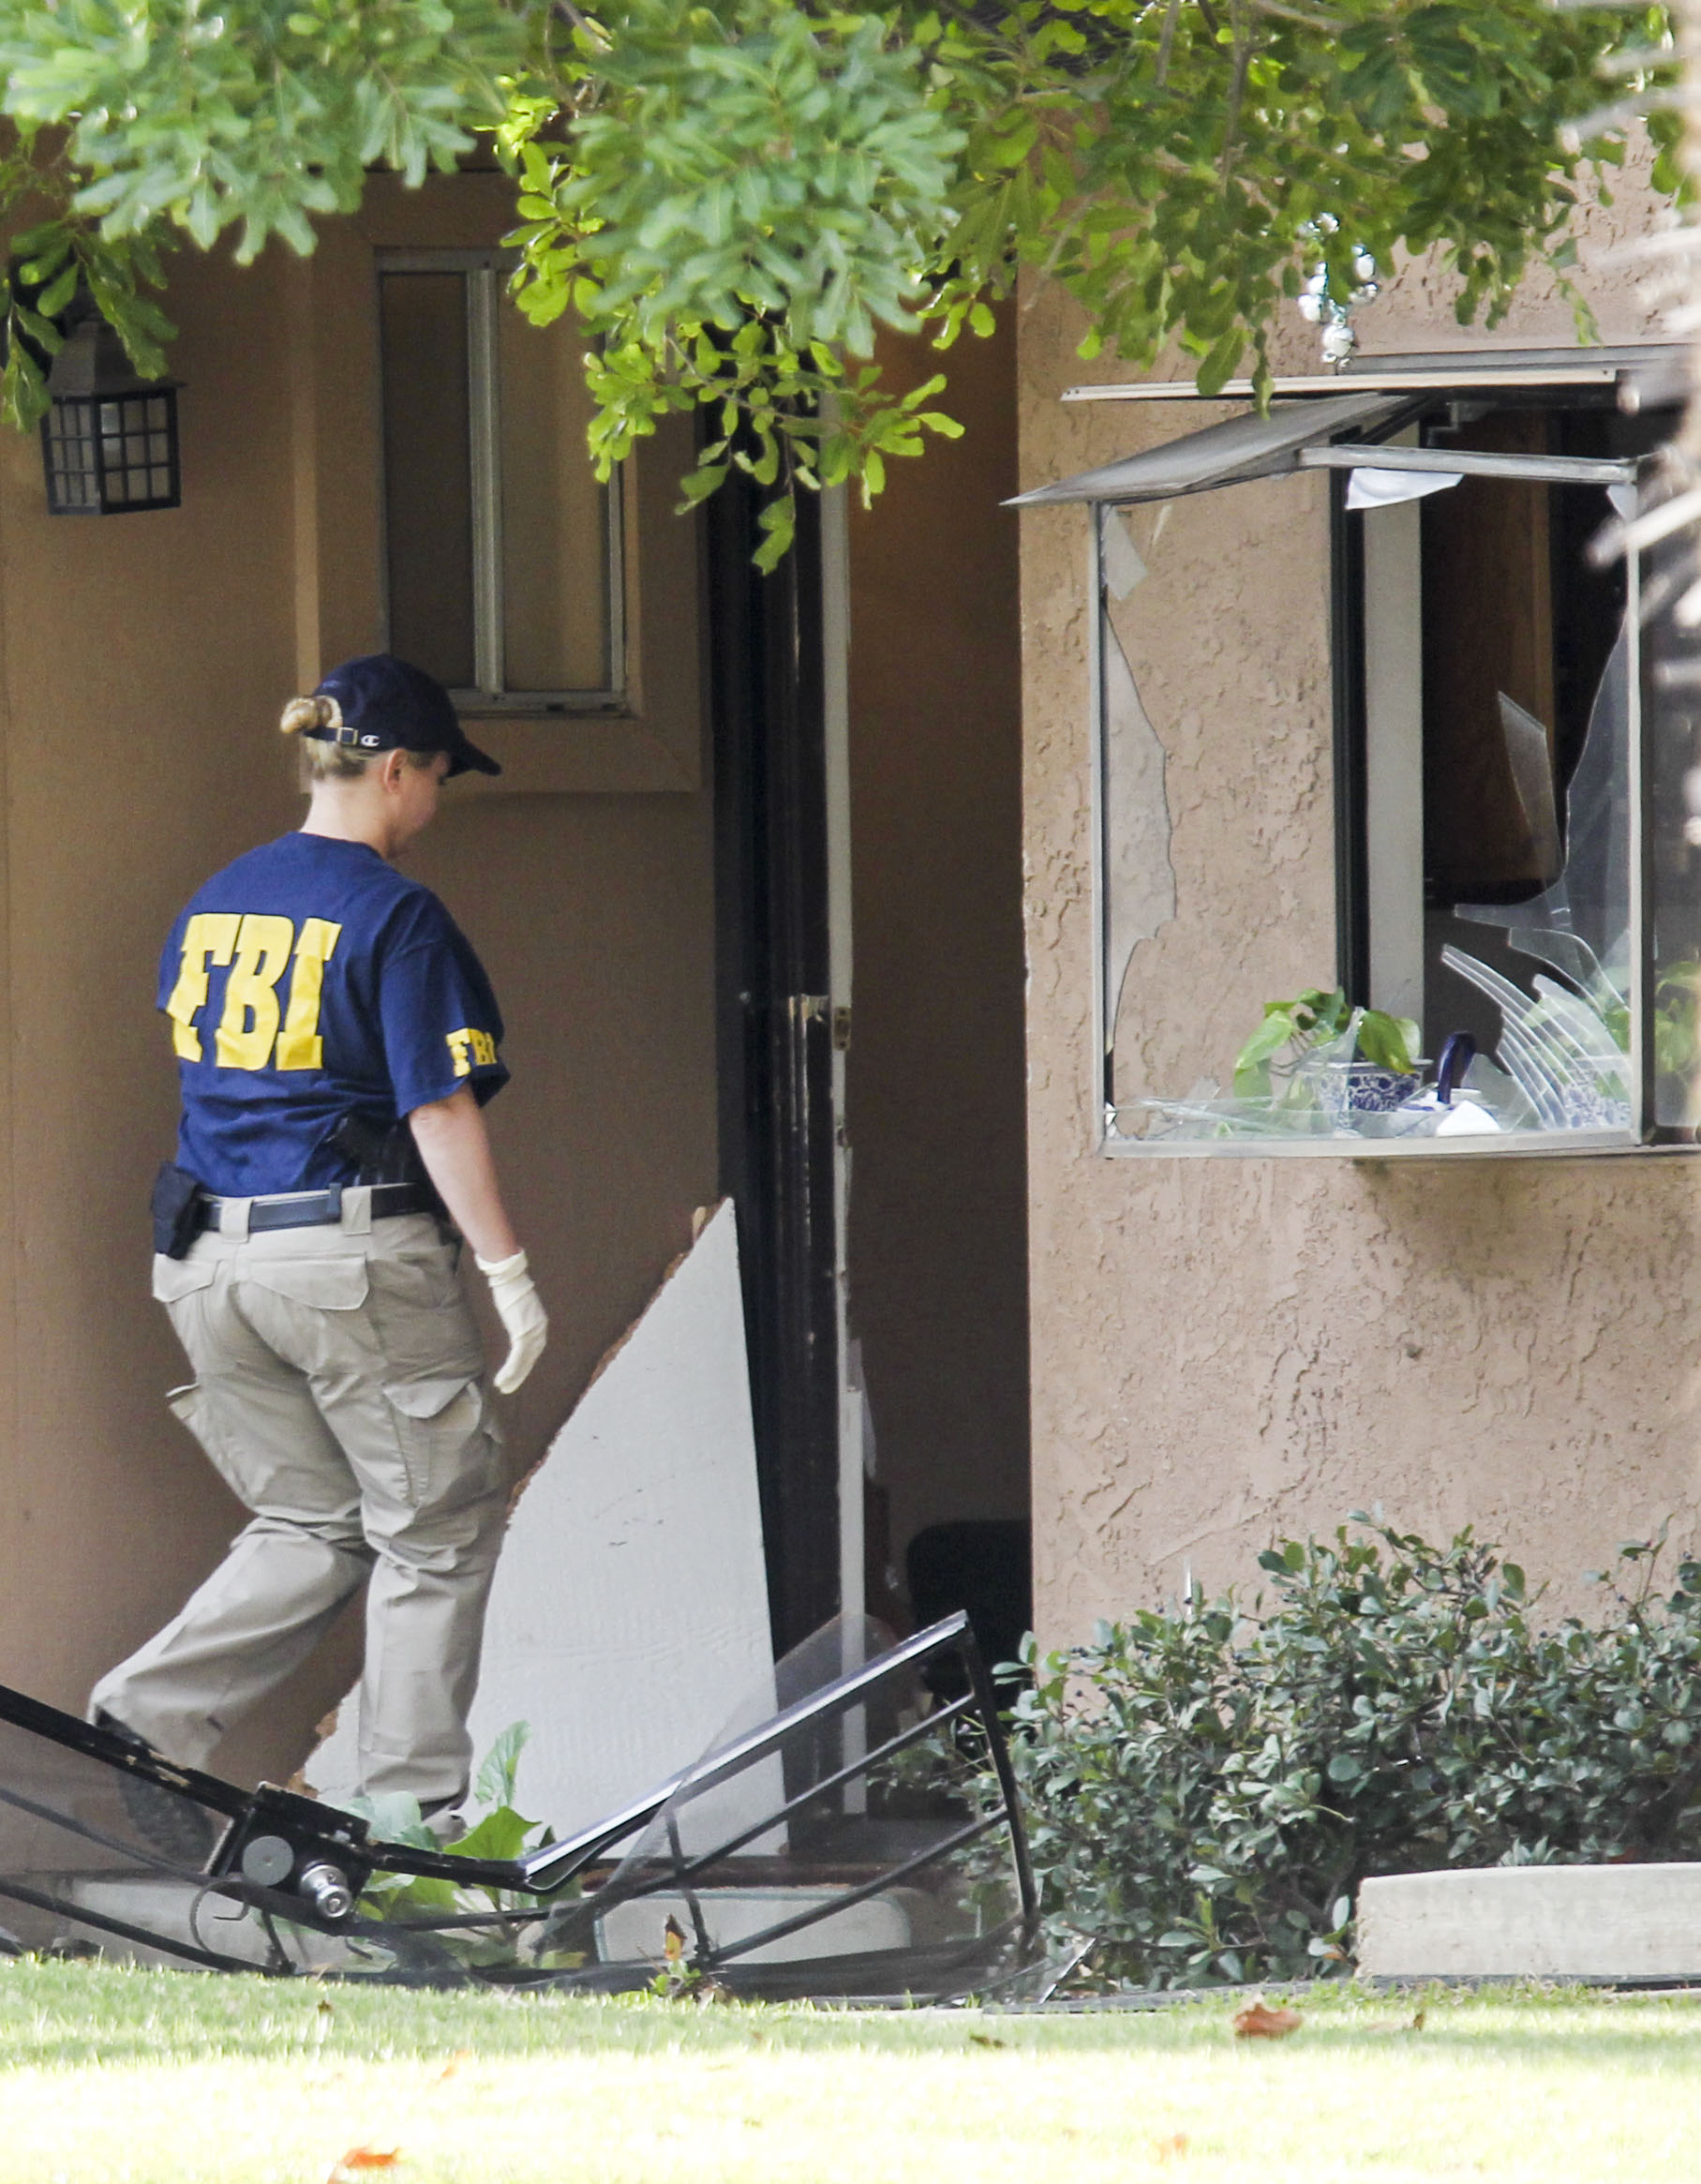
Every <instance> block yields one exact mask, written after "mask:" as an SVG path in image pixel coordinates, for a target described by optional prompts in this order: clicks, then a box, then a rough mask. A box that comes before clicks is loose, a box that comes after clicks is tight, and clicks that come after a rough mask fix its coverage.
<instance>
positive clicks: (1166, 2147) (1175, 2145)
mask: <svg viewBox="0 0 1701 2184" xmlns="http://www.w3.org/2000/svg"><path fill="white" fill-rule="evenodd" d="M1152 2150H1153V2152H1154V2153H1155V2154H1156V2156H1157V2158H1158V2160H1159V2161H1160V2162H1179V2161H1180V2160H1181V2158H1182V2157H1183V2155H1184V2154H1185V2153H1186V2150H1187V2134H1186V2132H1185V2131H1172V2132H1171V2133H1170V2135H1169V2137H1168V2138H1160V2139H1159V2140H1158V2141H1157V2142H1156V2145H1155V2146H1154V2147H1153V2149H1152Z"/></svg>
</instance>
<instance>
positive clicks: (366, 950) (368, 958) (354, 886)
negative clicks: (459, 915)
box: [159, 834, 508, 1198]
mask: <svg viewBox="0 0 1701 2184" xmlns="http://www.w3.org/2000/svg"><path fill="white" fill-rule="evenodd" d="M159 1007H160V1008H161V1009H162V1010H164V1011H165V1013H166V1014H167V1015H168V1016H169V1017H170V1018H171V1019H172V1043H173V1044H174V1046H175V1047H176V1050H177V1057H178V1074H179V1076H180V1078H181V1079H182V1084H183V1125H182V1128H181V1129H180V1131H179V1133H178V1140H177V1159H178V1163H179V1165H180V1166H182V1167H184V1168H187V1170H188V1171H189V1173H190V1174H192V1175H195V1176H198V1177H199V1178H200V1180H201V1183H202V1184H204V1185H205V1187H206V1188H207V1189H209V1190H211V1191H214V1192H216V1193H217V1194H219V1195H220V1196H223V1197H230V1198H259V1197H261V1196H264V1195H265V1194H267V1193H268V1192H272V1191H280V1190H321V1189H325V1188H326V1187H327V1186H328V1185H330V1184H333V1183H350V1182H352V1181H353V1180H354V1177H355V1174H356V1163H355V1162H354V1161H353V1160H352V1159H350V1158H349V1157H348V1156H347V1155H345V1154H343V1153H341V1152H339V1151H337V1150H336V1148H335V1147H334V1146H333V1145H332V1144H330V1143H329V1142H328V1141H329V1139H330V1138H331V1136H332V1134H333V1133H334V1132H335V1131H336V1128H337V1126H338V1125H339V1124H340V1123H341V1121H342V1120H343V1118H344V1116H345V1115H348V1114H359V1115H361V1116H363V1117H365V1118H366V1120H367V1121H369V1122H371V1123H373V1124H376V1125H377V1126H378V1127H379V1128H380V1129H387V1128H389V1127H390V1126H391V1125H393V1124H394V1123H395V1122H396V1121H398V1120H399V1119H400V1118H401V1117H402V1116H403V1115H405V1114H410V1113H411V1112H412V1110H413V1109H414V1108H416V1107H422V1106H424V1105H425V1103H426V1101H428V1100H433V1099H448V1098H449V1096H450V1094H451V1093H453V1092H455V1091H457V1090H458V1089H459V1088H460V1086H461V1085H471V1087H472V1089H473V1091H474V1092H475V1094H476V1095H477V1097H478V1099H479V1101H480V1103H481V1104H482V1103H483V1102H484V1101H485V1100H486V1099H489V1098H490V1097H491V1096H492V1094H494V1093H496V1092H499V1091H500V1089H501V1087H502V1086H503V1085H505V1084H506V1083H507V1081H508V1071H507V1069H506V1068H505V1067H504V1065H503V1063H502V1061H501V1058H500V1054H499V1052H498V1049H499V1045H500V1040H501V1036H502V1020H501V1018H500V1015H499V1014H498V1012H497V1006H496V996H495V995H493V994H492V993H491V991H490V981H489V980H488V979H486V978H485V973H484V969H483V966H482V965H480V963H479V960H478V958H477V956H475V955H474V954H473V952H472V950H471V948H470V946H469V944H468V942H467V939H466V936H465V935H463V934H462V933H461V932H460V930H459V928H458V927H457V926H456V925H455V920H453V919H452V918H451V917H450V915H449V913H448V911H447V910H445V909H444V907H443V905H441V903H440V902H439V901H438V899H437V897H436V896H435V895H434V894H433V893H432V892H431V890H430V889H429V888H425V887H422V886H421V885H420V884H419V882H418V881H417V880H410V879H405V878H404V877H403V876H402V875H401V874H400V873H398V872H396V871H395V870H394V869H393V868H392V867H391V866H390V865H388V864H386V863H385V862H384V860H383V859H382V858H381V857H380V855H379V854H378V852H377V850H375V849H370V848H368V847H367V846H366V844H365V843H362V842H336V841H332V840H330V839H328V838H327V837H326V836H324V835H322V834H285V835H284V836H283V837H282V838H281V839H280V840H278V841H276V842H268V843H267V844H266V845H265V846H264V847H263V848H261V849H251V850H250V851H249V852H248V854H247V855H246V857H239V858H238V859H237V860H236V862H235V863H234V864H231V865H227V866H226V867H225V869H224V871H223V872H221V873H218V874H216V875H215V876H214V877H213V878H212V879H210V880H208V882H207V883H206V885H205V887H203V888H202V889H201V891H200V892H199V893H198V894H197V895H196V896H195V898H194V900H193V901H192V902H191V903H190V904H189V905H188V907H187V909H186V910H185V911H184V912H183V914H182V916H181V917H180V918H179V919H178V920H177V922H176V924H175V925H174V926H173V927H172V936H171V938H170V940H168V941H167V943H166V948H165V954H164V955H163V957H162V958H161V959H160V965H159Z"/></svg>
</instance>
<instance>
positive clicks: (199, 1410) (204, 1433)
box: [166, 1380, 254, 1509]
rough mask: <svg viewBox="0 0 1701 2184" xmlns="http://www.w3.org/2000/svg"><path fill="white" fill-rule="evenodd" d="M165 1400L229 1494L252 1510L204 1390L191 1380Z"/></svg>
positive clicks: (243, 1481)
mask: <svg viewBox="0 0 1701 2184" xmlns="http://www.w3.org/2000/svg"><path fill="white" fill-rule="evenodd" d="M166 1406H167V1408H168V1409H169V1410H170V1411H171V1413H172V1416H173V1417H175V1418H180V1419H181V1420H182V1421H183V1423H184V1424H185V1425H186V1426H187V1428H188V1429H189V1431H190V1432H191V1433H192V1434H193V1435H194V1436H195V1438H196V1440H197V1441H199V1442H200V1444H201V1449H202V1452H203V1453H204V1455H205V1456H206V1458H207V1461H208V1462H209V1463H210V1464H211V1465H212V1466H213V1469H214V1470H215V1471H216V1473H218V1475H219V1477H220V1478H221V1479H223V1481H224V1483H225V1485H226V1486H227V1487H229V1488H230V1489H231V1493H233V1494H234V1495H235V1496H236V1498H237V1500H238V1501H239V1502H241V1503H243V1504H244V1506H245V1507H246V1508H249V1509H251V1508H252V1507H253V1506H254V1503H253V1500H252V1496H251V1493H250V1489H249V1485H248V1483H247V1482H246V1481H245V1480H243V1479H242V1478H240V1477H239V1476H238V1475H237V1474H238V1473H239V1472H240V1470H241V1468H242V1467H241V1466H240V1465H239V1464H237V1463H236V1462H235V1461H234V1460H233V1458H232V1457H231V1445H230V1443H229V1442H228V1441H227V1440H226V1439H225V1437H224V1435H223V1433H222V1432H221V1431H220V1430H219V1426H218V1417H217V1414H216V1412H215V1410H214V1408H213V1404H212V1402H211V1400H210V1399H209V1398H208V1396H207V1391H206V1389H205V1387H204V1386H203V1385H202V1384H201V1382H200V1381H198V1380H192V1381H190V1382H189V1383H188V1384H187V1386H186V1387H180V1388H172V1389H170V1390H168V1391H167V1394H166Z"/></svg>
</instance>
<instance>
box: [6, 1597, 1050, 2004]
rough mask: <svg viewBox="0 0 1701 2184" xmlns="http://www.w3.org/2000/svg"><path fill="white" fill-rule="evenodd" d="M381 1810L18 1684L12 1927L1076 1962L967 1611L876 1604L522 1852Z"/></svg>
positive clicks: (921, 1993)
mask: <svg viewBox="0 0 1701 2184" xmlns="http://www.w3.org/2000/svg"><path fill="white" fill-rule="evenodd" d="M965 1679H966V1682H965ZM935 1686H937V1691H938V1692H952V1691H956V1692H960V1693H962V1696H959V1697H954V1698H952V1697H946V1698H941V1697H939V1696H937V1694H936V1691H935ZM522 1797H523V1786H522ZM339 1829H340V1830H342V1831H344V1832H343V1833H342V1835H341V1836H340V1837H337V1838H336V1839H335V1840H333V1839H328V1838H327V1834H326V1831H336V1830H339ZM362 1834H363V1831H362V1830H361V1829H360V1827H359V1824H358V1823H354V1824H352V1826H351V1823H350V1822H349V1821H348V1819H347V1818H346V1817H345V1816H343V1815H341V1814H340V1813H339V1812H338V1811H337V1809H336V1807H334V1806H330V1805H317V1804H314V1803H312V1802H311V1801H309V1800H306V1799H296V1798H291V1797H290V1796H289V1795H288V1794H287V1793H280V1792H276V1791H270V1790H267V1789H266V1788H262V1789H261V1791H259V1792H256V1793H255V1795H254V1796H253V1797H252V1798H250V1797H249V1796H247V1795H246V1793H245V1792H243V1791H241V1790H239V1789H237V1788H234V1787H232V1786H231V1785H229V1784H225V1783H220V1782H217V1781H216V1779H214V1778H212V1777H208V1776H204V1775H196V1774H192V1773H182V1772H179V1771H177V1770H174V1769H165V1770H157V1769H154V1768H152V1767H150V1766H149V1765H148V1764H147V1763H145V1762H142V1763H140V1764H139V1763H138V1762H137V1761H136V1760H135V1759H134V1758H127V1756H126V1755H125V1754H124V1752H123V1748H122V1747H121V1746H119V1745H117V1744H116V1743H114V1742H113V1740H112V1739H110V1738H108V1737H106V1736H105V1735H104V1734H103V1733H102V1732H100V1731H98V1730H96V1729H91V1728H88V1727H87V1726H86V1725H84V1724H82V1723H79V1722H76V1721H74V1720H72V1719H71V1718H70V1717H69V1716H67V1715H64V1714H61V1713H57V1712H56V1711H55V1710H53V1709H52V1708H47V1707H43V1706H40V1705H39V1704H37V1702H35V1701H32V1700H30V1699H28V1698H24V1697H22V1695H20V1694H18V1693H14V1692H8V1691H6V1690H5V1689H4V1688H3V1687H0V1949H5V1948H7V1947H10V1948H16V1949H28V1950H33V1951H55V1952H65V1951H67V1950H70V1951H74V1952H82V1951H89V1952H99V1953H103V1954H108V1955H112V1956H116V1957H118V1958H120V1959H125V1960H128V1961H140V1962H143V1963H158V1964H167V1965H171V1964H175V1965H180V1966H185V1967H195V1968H200V1969H204V1970H223V1971H237V1970H249V1971H255V1972H261V1973H269V1974H271V1975H273V1976H281V1977H289V1976H299V1975H303V1974H311V1975H315V1976H318V1977H321V1978H336V1979H366V1980H374V1981H378V1982H381V1983H400V1984H405V1985H435V1986H454V1985H462V1984H480V1985H504V1986H514V1985H519V1986H549V1987H558V1988H568V1989H583V1990H586V1991H591V1992H602V1993H611V1992H612V1993H618V1992H631V1991H634V1990H636V1989H640V1988H645V1987H649V1986H651V1985H653V1984H654V1983H655V1982H657V1981H658V1979H661V1980H664V1981H672V1982H675V1984H676V1985H677V1986H678V1988H679V1990H680V1991H682V1992H687V1993H689V1992H694V1991H696V1990H697V1989H699V1988H701V1987H703V1986H705V1985H708V1984H709V1983H712V1985H713V1986H714V1987H715V1988H718V1989H721V1990H724V1991H725V1992H726V1993H728V1994H731V1995H735V1996H741V1997H751V1998H767V1999H786V1998H799V1997H824V1998H836V1999H844V1998H859V1999H863V2000H868V2001H873V2002H886V2001H897V2000H913V2001H940V2000H947V1999H951V1998H955V1997H962V1996H964V1995H969V1994H975V1995H986V1994H992V1993H1001V1994H1008V1995H1014V1994H1018V1993H1031V1992H1037V1991H1038V1990H1040V1989H1041V1988H1043V1987H1045V1986H1047V1985H1049V1984H1050V1983H1052V1982H1053V1981H1054V1979H1055V1977H1056V1976H1057V1971H1058V1968H1059V1967H1056V1966H1052V1965H1049V1963H1048V1958H1047V1955H1046V1952H1045V1948H1044V1945H1043V1943H1042V1940H1041V1937H1040V1930H1039V1921H1038V1916H1037V1906H1036V1899H1035V1894H1034V1887H1033V1881H1032V1877H1031V1874H1030V1872H1029V1868H1028V1862H1027V1851H1026V1845H1025V1839H1024V1836H1023V1833H1022V1818H1021V1813H1020V1808H1019V1806H1018V1804H1017V1802H1016V1797H1015V1792H1014V1787H1013V1783H1012V1780H1011V1777H1010V1773H1009V1768H1008V1760H1007V1755H1006V1752H1005V1748H1004V1744H1003V1741H1002V1735H1001V1732H1000V1730H999V1727H998V1721H997V1715H996V1711H995V1706H994V1703H993V1700H992V1687H991V1684H990V1683H989V1681H988V1679H987V1675H986V1671H985V1668H984V1667H983V1666H982V1665H981V1663H980V1660H979V1656H978V1654H977V1653H976V1652H975V1650H974V1641H973V1638H972V1637H971V1636H970V1634H969V1632H968V1628H967V1623H966V1619H965V1618H964V1617H962V1616H956V1617H953V1618H950V1619H948V1620H947V1622H946V1623H941V1624H938V1625H935V1626H934V1628H933V1630H931V1631H928V1632H923V1633H922V1634H920V1636H919V1637H918V1638H912V1639H907V1640H904V1641H903V1642H902V1643H898V1644H893V1642H892V1641H891V1639H890V1638H888V1636H886V1635H885V1634H884V1633H882V1632H881V1631H880V1630H879V1629H878V1627H877V1626H875V1625H872V1624H867V1623H862V1622H861V1621H860V1620H851V1619H846V1620H844V1621H842V1622H839V1623H832V1624H829V1625H828V1627H827V1628H826V1629H825V1630H824V1631H821V1632H818V1633H816V1635H815V1636H814V1638H811V1639H810V1640H808V1641H806V1643H805V1644H804V1645H803V1646H801V1647H799V1648H798V1649H797V1650H796V1651H795V1652H794V1653H791V1654H788V1655H787V1656H786V1657H785V1659H784V1660H783V1661H782V1662H781V1663H780V1664H779V1666H778V1668H776V1669H775V1670H774V1672H773V1676H772V1680H771V1681H768V1680H767V1679H765V1680H764V1683H763V1685H762V1688H761V1689H760V1690H758V1691H755V1692H753V1694H752V1697H751V1699H750V1701H749V1703H748V1704H747V1705H746V1706H745V1707H744V1708H742V1709H741V1710H740V1711H739V1714H738V1715H737V1716H736V1717H735V1719H734V1720H733V1721H732V1722H731V1723H729V1724H728V1725H727V1726H726V1727H725V1728H724V1729H723V1730H722V1732H721V1733H720V1734H719V1735H717V1736H716V1737H715V1739H714V1740H713V1742H712V1743H711V1745H710V1747H709V1751H708V1752H707V1753H706V1754H705V1756H704V1757H703V1758H702V1759H701V1760H699V1761H698V1762H697V1763H696V1764H695V1765H694V1766H693V1767H691V1768H688V1769H686V1770H685V1771H684V1773H682V1774H680V1775H679V1776H678V1777H677V1778H675V1779H674V1780H673V1781H671V1782H669V1783H667V1784H664V1785H661V1786H659V1787H658V1788H657V1790H656V1791H655V1792H654V1793H653V1794H652V1795H651V1796H649V1797H648V1798H646V1799H641V1800H639V1801H638V1802H637V1803H635V1804H634V1806H632V1807H630V1808H628V1809H627V1810H625V1811H623V1812H621V1813H619V1814H613V1815H610V1816H609V1817H608V1818H607V1819H606V1820H604V1821H603V1822H601V1823H599V1824H598V1825H597V1826H595V1827H592V1828H589V1829H586V1830H582V1831H580V1832H578V1834H576V1835H575V1836H574V1837H573V1838H571V1839H569V1840H566V1841H563V1842H560V1843H557V1844H553V1845H549V1846H546V1847H541V1848H539V1849H537V1850H534V1851H531V1852H529V1853H527V1854H525V1855H524V1856H523V1857H521V1858H519V1859H516V1860H509V1861H503V1862H492V1861H488V1860H478V1859H472V1858H461V1859H456V1858H455V1857H454V1856H453V1855H447V1854H444V1853H441V1852H435V1851H429V1850H424V1849H421V1848H418V1847H411V1846H407V1845H396V1844H387V1843H381V1842H376V1841H370V1840H366V1841H362V1840H361V1839H360V1838H361V1836H362ZM198 1839H199V1842H200V1844H201V1845H204V1855H203V1854H202V1852H201V1849H200V1848H198V1847H196V1846H197V1841H198ZM327 1866H336V1868H337V1870H338V1872H339V1874H340V1876H341V1877H346V1878H347V1880H348V1881H349V1883H350V1885H351V1890H352V1892H354V1893H355V1894H356V1896H357V1898H358V1900H357V1902H356V1903H355V1906H354V1908H353V1910H352V1912H351V1914H350V1915H348V1916H346V1917H336V1916H325V1915H319V1914H318V1913H316V1911H315V1909H314V1908H313V1907H312V1905H311V1904H310V1903H309V1901H308V1900H307V1896H306V1893H304V1890H305V1889H306V1885H307V1883H308V1881H309V1880H310V1878H311V1877H312V1875H314V1874H315V1873H319V1874H321V1875H322V1874H323V1872H324V1870H325V1868H326V1867H327Z"/></svg>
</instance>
